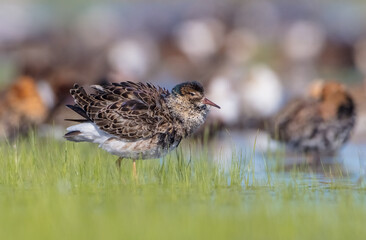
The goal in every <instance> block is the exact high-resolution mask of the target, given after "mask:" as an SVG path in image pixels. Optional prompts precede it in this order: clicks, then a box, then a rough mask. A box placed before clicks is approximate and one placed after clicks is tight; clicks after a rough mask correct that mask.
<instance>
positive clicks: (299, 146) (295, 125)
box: [270, 82, 356, 156]
mask: <svg viewBox="0 0 366 240" xmlns="http://www.w3.org/2000/svg"><path fill="white" fill-rule="evenodd" d="M310 94H311V97H309V98H307V99H299V100H294V101H292V102H290V103H289V104H288V105H287V106H285V107H284V108H283V109H282V110H281V111H280V112H279V113H278V114H277V115H276V116H275V117H273V119H272V120H271V125H272V126H270V133H271V135H272V137H273V138H275V139H277V140H279V141H281V142H284V143H286V144H287V145H288V146H289V147H290V148H292V149H293V150H295V151H298V152H302V153H306V154H310V155H313V156H321V155H328V156H329V155H333V154H334V153H336V151H337V150H339V148H341V147H342V146H343V145H344V144H345V143H346V142H347V141H348V139H349V138H350V135H351V132H352V129H353V128H354V126H355V120H356V108H355V104H354V101H353V99H352V97H351V95H350V94H349V93H348V91H347V90H346V88H345V87H344V86H343V85H341V84H339V83H336V82H327V83H321V84H316V85H315V86H313V87H312V88H311V91H310Z"/></svg>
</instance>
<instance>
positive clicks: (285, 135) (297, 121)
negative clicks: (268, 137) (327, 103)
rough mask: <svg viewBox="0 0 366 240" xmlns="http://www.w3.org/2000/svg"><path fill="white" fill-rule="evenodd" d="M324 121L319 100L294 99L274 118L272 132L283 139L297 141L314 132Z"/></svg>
mask: <svg viewBox="0 0 366 240" xmlns="http://www.w3.org/2000/svg"><path fill="white" fill-rule="evenodd" d="M322 121H323V120H322V117H321V115H320V109H319V102H317V101H315V100H305V99H298V100H294V101H292V102H290V103H289V104H288V105H287V106H285V107H284V108H283V109H282V110H281V111H280V112H279V113H278V114H277V115H276V116H275V117H274V118H273V120H272V122H273V124H272V128H271V134H272V136H273V137H275V138H277V139H279V140H281V141H297V140H299V139H301V138H306V137H309V136H310V135H311V134H313V132H314V130H316V128H317V127H318V125H319V124H320V123H321V122H322Z"/></svg>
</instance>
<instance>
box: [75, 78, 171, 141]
mask: <svg viewBox="0 0 366 240" xmlns="http://www.w3.org/2000/svg"><path fill="white" fill-rule="evenodd" d="M93 88H94V89H96V93H94V94H87V93H86V92H85V90H84V89H83V88H82V87H80V86H78V85H75V86H74V88H73V89H71V91H70V93H71V95H72V96H73V97H74V99H75V103H76V105H77V106H78V107H79V108H80V109H82V110H83V111H84V112H85V114H86V115H87V116H88V117H89V118H90V119H91V120H92V121H93V122H94V123H95V124H97V125H98V127H99V128H100V129H101V130H103V131H105V132H108V133H110V134H113V135H115V136H117V137H119V138H121V139H125V140H129V141H135V140H139V139H147V138H150V137H152V136H153V135H155V134H157V133H160V132H162V131H166V129H170V128H169V126H167V125H169V122H170V121H169V120H168V119H169V114H167V112H165V111H167V110H166V109H165V107H164V106H162V105H165V101H164V100H163V97H164V96H166V95H169V92H168V91H167V90H165V89H162V88H157V87H155V86H153V85H152V84H149V83H148V84H143V83H134V82H121V83H113V84H107V85H103V86H93ZM163 127H167V128H165V130H162V128H163Z"/></svg>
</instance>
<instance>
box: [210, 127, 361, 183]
mask: <svg viewBox="0 0 366 240" xmlns="http://www.w3.org/2000/svg"><path fill="white" fill-rule="evenodd" d="M209 154H210V159H213V161H214V162H216V163H218V164H220V165H222V166H223V167H225V169H226V170H230V169H229V168H230V166H231V163H232V161H233V159H234V160H235V161H239V162H240V163H241V164H244V171H247V172H248V173H250V174H254V175H255V178H256V179H259V180H265V179H267V178H268V177H269V175H273V174H276V175H280V177H284V178H285V179H286V178H287V179H292V177H291V176H292V175H293V174H294V173H296V174H302V176H303V177H302V180H304V184H306V182H309V181H313V180H314V179H315V180H317V181H319V183H322V184H326V183H329V182H334V181H347V182H348V181H350V182H353V183H357V181H358V180H360V179H362V178H363V177H364V176H365V175H366V151H365V146H364V145H360V144H355V143H349V144H347V145H346V146H345V147H344V148H343V149H342V150H341V152H340V153H338V155H336V156H333V157H323V158H322V159H321V160H320V161H318V162H311V161H309V158H307V157H306V156H304V155H299V154H295V153H288V152H286V151H285V148H284V147H283V146H282V145H281V144H278V143H276V142H274V141H272V140H269V137H268V135H266V134H265V133H263V132H256V131H249V132H221V133H220V134H219V137H218V138H217V139H215V140H213V141H212V142H211V143H210V151H209ZM296 177H298V176H296ZM277 179H278V178H277Z"/></svg>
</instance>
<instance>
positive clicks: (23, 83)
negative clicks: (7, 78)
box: [0, 76, 48, 138]
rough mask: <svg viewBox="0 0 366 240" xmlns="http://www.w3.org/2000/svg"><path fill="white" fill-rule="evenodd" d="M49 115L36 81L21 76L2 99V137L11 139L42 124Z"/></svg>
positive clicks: (0, 103)
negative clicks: (31, 127) (20, 132)
mask: <svg viewBox="0 0 366 240" xmlns="http://www.w3.org/2000/svg"><path fill="white" fill-rule="evenodd" d="M47 114H48V108H47V106H46V104H45V103H44V101H43V100H42V98H41V96H40V93H39V91H38V89H37V84H36V82H35V80H34V79H33V78H31V77H27V76H21V77H19V78H18V79H17V80H16V81H15V82H14V83H13V84H12V85H11V86H10V87H9V88H8V89H6V90H5V91H4V92H3V94H2V96H1V97H0V135H1V137H10V138H11V137H13V136H15V135H16V134H18V133H19V131H23V130H27V129H28V128H29V127H30V126H33V125H38V124H39V123H41V122H42V121H43V120H44V119H45V118H46V116H47Z"/></svg>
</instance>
